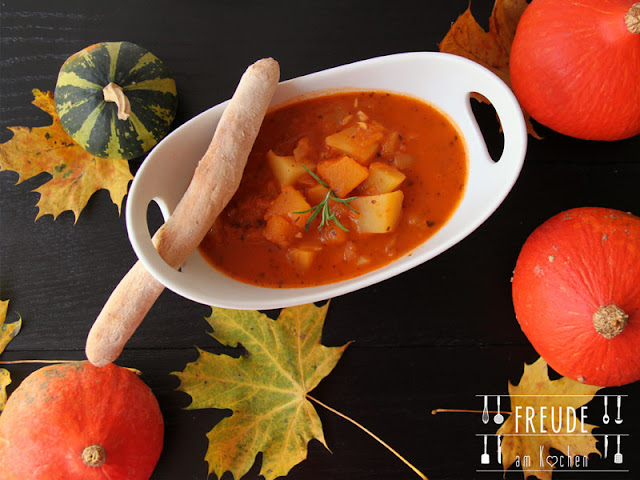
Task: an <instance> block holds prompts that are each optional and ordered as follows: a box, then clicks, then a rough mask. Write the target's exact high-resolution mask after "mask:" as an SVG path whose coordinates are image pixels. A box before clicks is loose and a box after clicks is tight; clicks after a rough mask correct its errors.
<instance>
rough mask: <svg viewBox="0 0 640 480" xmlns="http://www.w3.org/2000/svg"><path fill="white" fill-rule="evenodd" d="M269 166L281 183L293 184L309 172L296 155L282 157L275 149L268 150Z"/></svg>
mask: <svg viewBox="0 0 640 480" xmlns="http://www.w3.org/2000/svg"><path fill="white" fill-rule="evenodd" d="M267 161H268V162H269V167H270V168H271V171H272V172H273V175H274V176H275V177H276V180H278V182H279V183H280V185H293V184H294V183H295V182H296V180H297V179H298V177H300V176H301V175H303V174H305V173H307V172H306V170H305V169H304V167H303V166H302V163H300V162H298V161H297V160H296V158H295V157H294V156H292V155H291V156H286V157H281V156H280V155H276V154H275V153H274V152H273V150H269V151H268V152H267Z"/></svg>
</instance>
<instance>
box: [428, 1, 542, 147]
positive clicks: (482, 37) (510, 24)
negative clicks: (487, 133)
mask: <svg viewBox="0 0 640 480" xmlns="http://www.w3.org/2000/svg"><path fill="white" fill-rule="evenodd" d="M527 5H528V4H527V1H526V0H496V2H495V4H494V6H493V11H492V13H491V17H490V18H489V31H488V32H486V31H485V30H484V29H483V28H482V27H481V26H480V25H479V24H478V22H476V19H475V18H473V15H472V14H471V8H470V7H468V8H467V10H466V11H465V12H464V13H463V14H462V15H460V16H459V17H458V19H457V20H456V21H455V23H454V24H453V25H451V28H450V29H449V32H447V34H446V35H445V37H444V38H443V39H442V41H441V42H440V44H439V47H440V51H441V52H445V53H452V54H454V55H460V56H461V57H465V58H468V59H470V60H473V61H474V62H476V63H479V64H480V65H482V66H484V67H486V68H488V69H489V70H491V71H492V72H493V73H495V74H496V75H497V76H498V77H500V78H501V79H502V80H503V81H504V82H505V83H506V84H507V85H509V87H511V77H510V75H509V55H510V54H511V45H512V44H513V38H514V36H515V34H516V27H517V26H518V21H519V20H520V17H521V16H522V13H523V12H524V11H525V9H526V8H527ZM474 97H475V98H477V99H478V100H480V101H483V102H486V103H489V102H488V101H487V100H486V99H485V98H484V97H482V96H480V95H474ZM524 114H525V121H526V124H527V131H528V132H529V134H530V135H531V136H533V137H534V138H537V139H540V138H541V137H540V136H539V135H538V134H537V133H536V131H535V130H534V128H533V124H532V123H531V118H530V117H529V115H528V114H527V113H526V112H524Z"/></svg>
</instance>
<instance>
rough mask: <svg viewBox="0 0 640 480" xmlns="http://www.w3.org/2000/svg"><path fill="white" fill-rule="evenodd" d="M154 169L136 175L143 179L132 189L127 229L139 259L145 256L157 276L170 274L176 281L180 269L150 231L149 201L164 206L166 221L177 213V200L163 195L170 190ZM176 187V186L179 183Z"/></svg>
mask: <svg viewBox="0 0 640 480" xmlns="http://www.w3.org/2000/svg"><path fill="white" fill-rule="evenodd" d="M152 170H153V169H149V171H146V172H144V173H145V174H146V175H144V174H143V175H139V177H137V178H136V180H139V182H138V185H136V188H131V189H130V193H129V198H128V199H127V207H126V223H127V232H128V234H129V240H130V242H131V245H132V247H133V250H134V251H135V253H136V255H137V256H138V258H139V259H144V264H145V266H146V267H147V269H148V270H149V273H151V274H152V275H153V276H154V277H155V278H169V279H172V281H174V282H176V281H178V279H179V276H180V271H179V270H175V269H174V268H173V267H171V266H170V265H169V264H168V263H167V262H166V261H165V260H164V259H163V258H162V257H161V256H160V254H159V253H158V250H156V247H155V245H154V244H153V239H152V237H151V233H150V231H149V224H148V222H147V211H148V209H149V204H150V203H151V202H152V201H153V202H155V203H156V204H157V205H158V206H159V207H160V211H161V213H162V216H163V218H164V220H165V221H166V220H167V218H169V216H170V215H171V213H173V210H174V209H175V207H176V205H177V201H173V200H172V199H170V198H165V197H163V196H162V192H163V191H165V192H166V191H168V190H167V189H163V188H162V186H161V185H159V183H160V179H159V178H156V176H154V175H150V174H149V173H150V172H151V171H152ZM139 173H141V172H139ZM165 178H166V176H165ZM134 181H135V180H134ZM172 190H175V187H174V188H173V189H172ZM172 190H169V191H172ZM165 286H167V285H165Z"/></svg>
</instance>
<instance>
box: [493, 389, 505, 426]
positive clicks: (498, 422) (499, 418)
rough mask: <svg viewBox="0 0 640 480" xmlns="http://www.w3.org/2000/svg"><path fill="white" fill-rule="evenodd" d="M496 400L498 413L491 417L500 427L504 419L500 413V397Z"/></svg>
mask: <svg viewBox="0 0 640 480" xmlns="http://www.w3.org/2000/svg"><path fill="white" fill-rule="evenodd" d="M496 398H497V399H498V413H496V415H495V417H493V421H494V422H496V423H497V424H498V425H500V424H501V423H502V422H504V417H503V416H502V413H500V395H498V396H497V397H496Z"/></svg>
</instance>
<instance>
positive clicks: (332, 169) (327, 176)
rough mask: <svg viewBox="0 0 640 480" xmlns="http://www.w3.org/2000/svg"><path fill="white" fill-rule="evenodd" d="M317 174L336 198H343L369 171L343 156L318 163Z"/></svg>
mask: <svg viewBox="0 0 640 480" xmlns="http://www.w3.org/2000/svg"><path fill="white" fill-rule="evenodd" d="M318 174H319V175H320V176H321V177H322V178H323V179H324V180H325V181H326V182H327V184H328V185H329V186H330V187H331V190H333V191H334V192H335V193H336V195H337V196H338V197H340V198H344V197H346V196H347V194H348V193H349V192H350V191H351V190H353V189H354V188H356V187H357V186H358V185H360V184H361V183H362V182H363V181H364V179H365V178H367V177H368V176H369V170H368V169H367V168H366V167H363V166H362V165H360V164H359V163H358V162H356V161H355V160H354V159H353V158H351V157H348V156H346V155H343V156H342V157H339V158H332V159H330V160H324V161H322V162H320V163H319V164H318Z"/></svg>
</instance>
